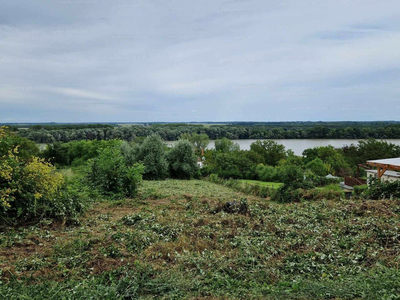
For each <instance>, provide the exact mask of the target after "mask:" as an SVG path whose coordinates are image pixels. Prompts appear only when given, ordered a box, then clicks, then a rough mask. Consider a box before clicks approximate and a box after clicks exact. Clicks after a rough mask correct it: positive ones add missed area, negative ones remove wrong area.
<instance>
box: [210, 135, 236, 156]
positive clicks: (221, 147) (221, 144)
mask: <svg viewBox="0 0 400 300" xmlns="http://www.w3.org/2000/svg"><path fill="white" fill-rule="evenodd" d="M215 150H217V151H220V152H231V151H238V150H240V146H239V144H237V143H234V142H232V141H231V140H229V139H227V138H225V137H224V138H222V139H220V140H216V141H215Z"/></svg>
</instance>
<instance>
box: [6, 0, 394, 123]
mask: <svg viewBox="0 0 400 300" xmlns="http://www.w3.org/2000/svg"><path fill="white" fill-rule="evenodd" d="M392 4H393V3H392V2H391V1H379V3H378V2H377V3H373V2H371V1H370V2H368V3H363V2H359V1H358V2H357V1H339V2H338V1H331V0H328V1H283V2H282V1H273V2H269V1H260V0H256V1H254V0H253V1H211V0H205V1H201V2H196V3H193V5H192V4H189V3H188V2H187V1H183V0H179V1H178V0H177V1H172V2H168V3H166V2H164V1H152V2H151V3H150V2H145V1H137V2H132V1H116V2H112V1H100V0H98V1H97V0H93V1H92V0H88V1H86V0H65V1H63V0H60V1H44V0H43V1H42V0H41V1H22V0H18V1H11V0H3V1H2V2H1V4H0V82H1V84H0V120H2V119H3V120H4V119H13V120H15V121H17V120H18V119H21V122H23V120H26V119H29V118H31V119H35V118H36V119H40V120H41V121H43V122H47V121H63V122H66V121H71V122H73V121H85V120H86V121H124V122H126V121H203V120H208V121H220V120H222V121H226V120H256V121H279V120H368V119H381V120H384V119H397V118H398V110H395V109H390V108H385V107H382V109H380V110H378V111H371V110H370V108H371V107H374V105H375V104H374V103H376V102H377V101H380V100H381V99H385V101H386V102H385V103H386V104H387V105H388V107H390V105H392V106H393V105H395V104H396V103H397V102H396V101H398V96H399V89H398V76H399V75H400V74H399V73H400V72H399V71H398V70H400V67H398V66H399V63H398V61H400V51H399V48H400V31H397V30H398V29H399V27H400V21H399V20H400V18H398V17H399V16H398V14H397V15H396V12H395V11H393V9H391V6H392ZM28 87H29V88H28ZM360 106H361V107H364V109H360V110H355V109H353V108H354V107H360ZM327 107H328V109H326V108H327Z"/></svg>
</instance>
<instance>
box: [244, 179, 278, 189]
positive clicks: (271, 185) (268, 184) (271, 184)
mask: <svg viewBox="0 0 400 300" xmlns="http://www.w3.org/2000/svg"><path fill="white" fill-rule="evenodd" d="M239 181H240V182H243V183H247V184H257V185H260V186H262V187H269V188H274V189H278V188H280V187H281V186H282V185H283V183H281V182H265V181H258V180H246V179H240V180H239Z"/></svg>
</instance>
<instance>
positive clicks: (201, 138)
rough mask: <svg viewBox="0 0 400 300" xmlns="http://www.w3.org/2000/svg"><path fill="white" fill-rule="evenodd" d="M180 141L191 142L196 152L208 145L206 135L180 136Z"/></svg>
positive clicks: (208, 140)
mask: <svg viewBox="0 0 400 300" xmlns="http://www.w3.org/2000/svg"><path fill="white" fill-rule="evenodd" d="M181 139H184V140H188V141H189V142H191V143H192V144H193V146H194V147H195V148H196V149H197V150H200V149H206V148H207V146H208V144H209V143H210V138H209V137H208V135H207V134H198V133H193V134H191V135H190V134H182V135H181Z"/></svg>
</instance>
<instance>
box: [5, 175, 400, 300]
mask: <svg viewBox="0 0 400 300" xmlns="http://www.w3.org/2000/svg"><path fill="white" fill-rule="evenodd" d="M228 202H231V203H232V202H233V203H240V204H243V205H244V207H245V208H246V209H244V210H238V211H229V210H226V203H228ZM399 216H400V202H398V201H395V200H381V201H373V200H369V201H363V200H356V199H352V200H344V199H341V200H330V201H328V200H322V201H302V202H300V203H297V202H294V203H288V204H279V203H275V202H272V201H269V200H266V199H264V198H259V197H255V196H252V195H248V194H244V193H240V192H237V191H235V190H233V189H231V188H229V187H226V186H222V185H218V184H215V183H212V182H208V181H203V180H187V181H185V180H171V179H168V180H164V181H143V183H142V184H141V186H140V188H139V193H138V196H137V197H135V198H134V199H125V200H101V201H97V202H95V203H93V204H92V205H91V208H90V209H89V210H88V211H87V212H86V213H85V214H84V215H82V216H81V217H80V218H79V219H77V220H75V221H69V222H67V223H65V224H64V223H62V222H60V221H54V220H50V219H45V220H42V221H41V222H40V223H36V224H34V223H33V224H25V225H24V226H20V227H15V228H12V227H5V228H3V229H4V230H3V231H1V233H0V296H1V298H2V299H7V298H8V299H153V298H157V299H243V298H248V299H399V298H400V271H399V263H400V256H399V255H398V253H399V250H400V231H399V228H400V218H399Z"/></svg>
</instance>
